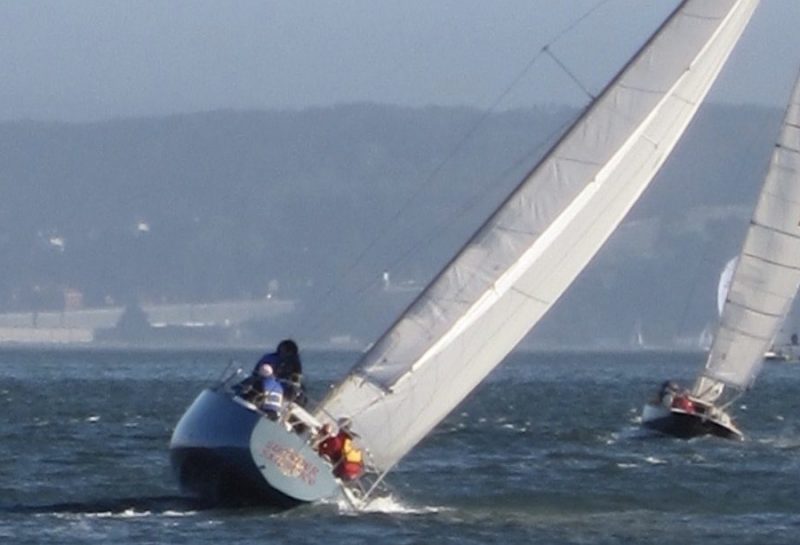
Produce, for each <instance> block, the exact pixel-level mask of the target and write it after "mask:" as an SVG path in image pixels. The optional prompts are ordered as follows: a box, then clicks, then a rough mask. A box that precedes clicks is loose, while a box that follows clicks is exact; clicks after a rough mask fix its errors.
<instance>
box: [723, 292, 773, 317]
mask: <svg viewBox="0 0 800 545" xmlns="http://www.w3.org/2000/svg"><path fill="white" fill-rule="evenodd" d="M771 295H774V294H771ZM728 304H729V305H732V306H735V307H739V308H742V309H744V310H747V311H749V312H752V313H754V314H760V315H761V316H767V317H770V318H780V317H782V316H783V313H780V312H779V313H775V312H767V311H765V310H760V309H757V308H755V307H751V306H749V305H745V304H742V303H737V302H736V301H733V300H731V299H728Z"/></svg>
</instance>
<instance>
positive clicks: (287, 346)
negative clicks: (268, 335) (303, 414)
mask: <svg viewBox="0 0 800 545" xmlns="http://www.w3.org/2000/svg"><path fill="white" fill-rule="evenodd" d="M263 364H268V365H270V366H272V369H273V371H274V373H275V378H276V379H278V381H280V383H281V385H283V389H284V393H285V395H286V398H287V399H288V400H290V401H294V402H296V403H298V404H299V405H303V406H304V405H305V404H306V394H305V387H304V386H303V383H302V381H303V364H302V362H301V361H300V354H299V349H298V347H297V343H296V342H294V341H293V340H292V339H284V340H282V341H281V342H279V343H278V346H277V348H276V349H275V352H268V353H267V354H264V355H263V356H261V359H259V360H258V363H256V366H255V369H254V370H253V373H254V374H256V373H257V372H258V368H259V366H261V365H263Z"/></svg>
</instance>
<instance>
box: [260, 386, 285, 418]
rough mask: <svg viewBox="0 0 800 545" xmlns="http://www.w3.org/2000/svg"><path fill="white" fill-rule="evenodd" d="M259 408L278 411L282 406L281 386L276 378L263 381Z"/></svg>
mask: <svg viewBox="0 0 800 545" xmlns="http://www.w3.org/2000/svg"><path fill="white" fill-rule="evenodd" d="M263 387H264V393H263V397H262V400H261V410H264V411H272V412H276V413H279V412H280V411H281V409H282V408H283V387H282V386H281V385H280V384H279V383H278V381H277V380H275V379H272V380H265V381H264V386H263Z"/></svg>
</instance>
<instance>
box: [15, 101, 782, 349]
mask: <svg viewBox="0 0 800 545" xmlns="http://www.w3.org/2000/svg"><path fill="white" fill-rule="evenodd" d="M780 114H781V112H780V111H777V110H770V109H764V108H758V107H731V106H713V105H712V106H709V107H706V108H704V109H703V110H702V111H701V113H700V114H699V116H698V119H697V120H696V122H695V123H694V126H693V127H692V130H691V132H690V133H689V134H688V135H687V137H686V138H685V139H684V140H683V141H682V142H681V144H680V145H679V148H678V150H676V153H675V154H673V157H672V158H671V159H670V161H669V163H668V164H667V166H666V168H665V169H664V171H663V172H662V174H661V175H659V178H658V179H657V180H656V181H655V182H654V185H653V186H652V188H651V189H650V190H649V191H648V193H647V194H646V195H645V196H644V198H643V199H642V201H641V202H640V204H639V205H637V207H636V208H635V210H634V211H633V212H632V214H631V216H630V218H629V220H628V221H627V223H626V224H625V225H624V226H623V227H622V228H621V229H620V231H619V232H618V233H617V234H616V235H615V236H614V237H613V238H612V240H611V241H610V242H609V244H608V245H607V247H606V248H605V249H604V250H603V251H602V252H601V254H600V255H599V256H598V258H597V259H596V260H595V261H594V262H593V263H592V264H591V266H590V268H589V269H588V270H587V271H586V272H585V274H583V275H582V276H581V277H580V278H579V280H578V281H577V283H576V284H575V286H574V288H573V289H572V290H570V291H569V292H568V293H567V295H565V297H564V298H563V300H562V301H561V302H560V303H559V304H558V305H557V306H556V308H554V310H553V312H552V313H551V315H550V316H549V317H548V318H547V319H546V320H545V322H543V324H541V327H540V328H538V329H537V331H536V333H535V335H534V339H538V341H539V342H542V343H553V344H559V343H565V342H569V343H577V344H589V343H593V342H594V343H605V342H609V343H624V342H626V339H627V338H628V337H629V336H630V334H631V331H632V329H633V327H634V325H635V324H636V323H637V322H638V323H640V324H641V329H642V330H643V334H644V336H645V339H648V338H649V339H652V342H654V343H668V342H671V341H673V340H674V339H675V338H676V337H678V336H683V335H690V334H694V333H695V332H698V333H699V330H700V329H702V327H703V325H704V323H705V322H707V321H708V320H712V319H713V312H714V310H713V309H714V306H713V293H712V292H713V291H714V289H715V288H714V286H715V283H716V275H717V274H718V273H719V271H720V270H721V268H722V264H723V263H724V261H725V260H726V259H727V258H728V257H730V256H731V255H733V254H734V253H735V252H736V250H737V247H738V245H739V243H740V240H741V236H742V233H743V230H744V228H745V226H746V217H747V215H748V214H749V211H750V209H751V208H752V204H753V199H754V198H755V195H756V193H757V190H758V187H759V185H760V182H761V178H762V177H763V171H764V168H765V166H766V162H767V160H768V157H769V152H770V148H771V146H772V142H773V140H774V138H775V134H776V131H777V127H778V123H779V120H780ZM575 115H576V112H575V111H572V110H568V109H540V110H526V111H515V112H505V113H494V114H485V113H484V112H480V111H477V110H470V109H463V108H459V109H448V108H421V109H411V108H400V107H392V106H382V105H375V104H355V105H343V106H337V107H331V108H321V109H310V110H303V111H286V112H234V111H221V112H211V113H201V114H193V115H180V116H171V117H164V118H147V119H131V120H115V121H109V122H104V123H95V124H55V123H52V124H51V123H34V122H15V123H4V124H0V150H2V154H1V155H0V191H1V192H2V198H1V199H0V251H2V253H3V255H4V256H5V259H4V268H3V273H2V275H0V311H11V310H27V309H32V308H36V309H53V308H56V309H57V308H60V306H63V304H64V292H65V290H66V289H70V290H72V291H71V293H74V292H76V291H77V292H80V293H81V294H83V303H84V304H85V305H102V304H106V303H108V302H109V301H129V300H131V299H133V298H138V299H140V300H145V301H164V302H193V301H212V300H220V299H241V298H260V297H264V296H266V295H267V294H268V293H277V294H279V295H280V296H282V297H285V298H292V299H295V300H297V301H298V304H299V307H298V308H300V309H301V310H300V311H299V312H298V313H296V315H295V319H296V322H295V323H292V324H284V326H283V327H285V328H288V329H295V330H297V331H298V333H297V334H296V336H298V337H301V338H302V337H303V335H304V334H306V335H309V336H311V335H314V336H320V337H327V336H329V335H333V334H351V335H355V336H358V337H360V338H365V339H370V338H372V337H374V336H375V335H377V334H378V333H379V332H380V331H381V330H382V329H383V328H384V327H385V326H387V325H388V324H389V323H390V322H391V321H392V320H393V318H394V317H395V313H396V312H397V311H398V310H399V309H400V308H402V306H404V305H406V304H407V303H408V302H409V301H410V299H411V298H412V297H413V295H414V293H415V291H414V289H407V290H395V291H386V290H384V289H383V286H382V281H381V275H382V273H383V271H385V270H388V271H390V274H391V278H392V279H395V280H396V281H397V282H401V281H406V284H407V285H412V286H414V285H416V286H420V285H422V284H424V283H425V282H426V281H427V280H428V279H429V278H430V277H431V276H432V275H433V274H434V273H435V272H436V270H438V268H439V267H440V266H441V265H442V264H443V263H445V262H446V261H447V260H448V259H449V258H450V257H451V256H452V254H453V252H454V251H455V250H456V249H457V247H458V245H459V244H460V243H461V242H463V240H464V239H465V238H466V237H467V236H468V235H469V234H470V233H471V232H472V231H474V229H475V228H477V226H478V225H479V224H480V222H481V221H482V220H483V218H484V217H485V216H486V215H487V214H488V213H489V211H491V210H492V209H493V208H494V207H495V206H496V205H497V203H499V202H500V201H501V200H502V199H503V197H504V196H505V194H506V193H507V191H508V190H509V189H510V188H511V187H513V186H514V185H515V184H516V183H517V181H518V180H519V179H520V177H521V175H522V174H523V173H524V172H525V171H526V170H527V169H529V168H530V167H531V166H532V165H533V164H534V163H535V160H536V158H537V157H539V156H540V155H541V154H542V153H543V151H544V150H545V149H546V148H547V147H548V146H549V145H550V144H551V143H552V142H553V141H554V139H555V138H556V137H557V136H558V134H559V133H560V130H561V128H562V127H563V126H564V125H565V123H566V122H567V121H568V120H569V119H571V118H572V117H574V116H575Z"/></svg>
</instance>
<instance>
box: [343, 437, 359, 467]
mask: <svg viewBox="0 0 800 545" xmlns="http://www.w3.org/2000/svg"><path fill="white" fill-rule="evenodd" d="M342 458H343V459H344V461H345V462H349V463H351V464H362V463H364V457H363V455H362V454H361V451H360V450H359V449H357V448H356V447H355V446H354V445H353V440H352V439H350V438H349V437H347V438H345V440H344V444H343V445H342Z"/></svg>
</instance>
